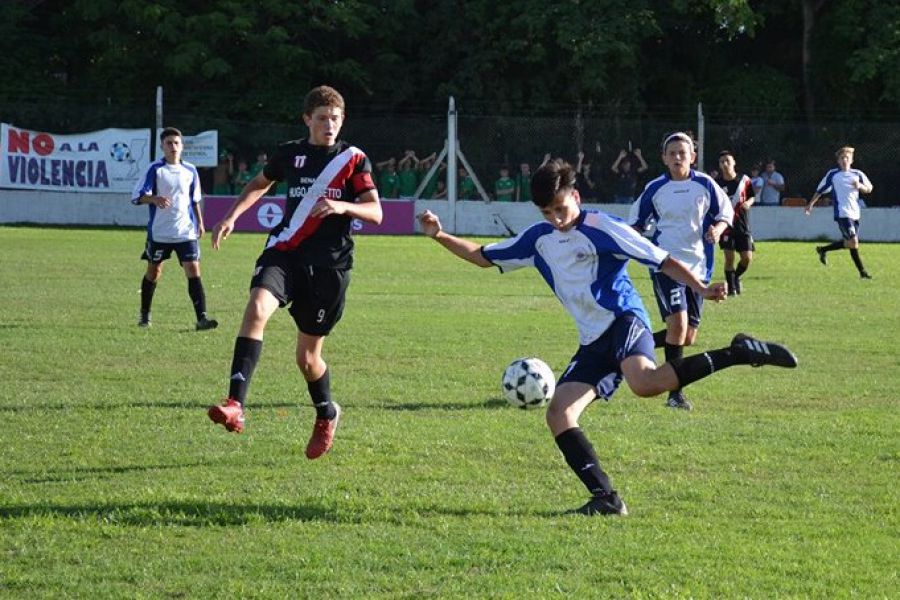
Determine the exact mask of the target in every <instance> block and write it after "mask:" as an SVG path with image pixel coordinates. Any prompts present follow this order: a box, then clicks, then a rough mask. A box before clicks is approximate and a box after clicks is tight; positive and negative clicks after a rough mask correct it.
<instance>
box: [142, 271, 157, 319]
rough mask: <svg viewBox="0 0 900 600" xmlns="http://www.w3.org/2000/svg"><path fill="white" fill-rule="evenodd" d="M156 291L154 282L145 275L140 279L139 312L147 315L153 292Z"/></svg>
mask: <svg viewBox="0 0 900 600" xmlns="http://www.w3.org/2000/svg"><path fill="white" fill-rule="evenodd" d="M155 291H156V282H155V281H150V280H149V279H147V277H146V276H145V277H143V278H142V279H141V314H142V315H149V314H150V306H151V305H152V304H153V293H154V292H155Z"/></svg>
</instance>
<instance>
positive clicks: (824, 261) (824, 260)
mask: <svg viewBox="0 0 900 600" xmlns="http://www.w3.org/2000/svg"><path fill="white" fill-rule="evenodd" d="M816 254H818V255H819V262H820V263H822V264H823V265H826V266H827V265H828V258H827V257H826V256H825V247H824V246H816Z"/></svg>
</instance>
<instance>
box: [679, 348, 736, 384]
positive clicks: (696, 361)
mask: <svg viewBox="0 0 900 600" xmlns="http://www.w3.org/2000/svg"><path fill="white" fill-rule="evenodd" d="M669 364H671V365H672V368H673V369H675V375H676V377H678V383H679V385H680V386H681V387H685V386H687V385H690V384H692V383H694V382H695V381H697V380H700V379H703V378H704V377H708V376H710V375H712V374H713V373H715V372H716V371H721V370H722V369H727V368H728V367H733V366H734V365H740V364H749V359H748V358H746V357H742V356H741V354H740V352H739V351H736V350H735V349H734V348H732V347H730V346H729V347H728V348H720V349H718V350H710V351H708V352H703V353H702V354H694V355H691V356H685V357H684V358H676V359H674V360H670V361H669Z"/></svg>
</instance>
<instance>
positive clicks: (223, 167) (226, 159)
mask: <svg viewBox="0 0 900 600" xmlns="http://www.w3.org/2000/svg"><path fill="white" fill-rule="evenodd" d="M233 176H234V155H233V154H232V153H231V152H229V151H227V150H222V152H220V153H219V164H218V165H217V166H216V168H215V171H214V172H213V194H215V195H218V196H223V195H226V194H233V193H234V188H233V187H232V185H231V178H232V177H233Z"/></svg>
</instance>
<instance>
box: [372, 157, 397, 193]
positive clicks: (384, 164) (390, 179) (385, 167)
mask: <svg viewBox="0 0 900 600" xmlns="http://www.w3.org/2000/svg"><path fill="white" fill-rule="evenodd" d="M375 167H376V168H377V169H378V195H379V197H381V198H394V199H396V198H399V197H400V177H399V176H398V175H397V159H396V158H389V159H387V160H383V161H381V162H379V163H375Z"/></svg>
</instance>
